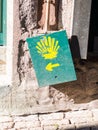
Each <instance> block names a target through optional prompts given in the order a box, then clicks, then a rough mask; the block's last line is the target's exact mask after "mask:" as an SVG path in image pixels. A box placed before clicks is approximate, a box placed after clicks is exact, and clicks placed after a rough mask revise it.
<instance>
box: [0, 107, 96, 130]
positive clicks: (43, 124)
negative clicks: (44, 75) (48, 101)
mask: <svg viewBox="0 0 98 130" xmlns="http://www.w3.org/2000/svg"><path fill="white" fill-rule="evenodd" d="M97 115H98V109H94V110H82V111H73V112H66V113H65V112H58V113H51V114H36V115H24V116H0V130H98V116H97Z"/></svg>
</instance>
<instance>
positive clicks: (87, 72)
mask: <svg viewBox="0 0 98 130" xmlns="http://www.w3.org/2000/svg"><path fill="white" fill-rule="evenodd" d="M70 48H71V52H72V56H73V61H74V65H75V70H76V75H77V80H76V81H73V82H67V83H62V84H58V85H52V86H51V87H53V88H55V89H56V90H58V91H60V92H62V93H63V94H65V95H68V97H69V98H70V99H74V101H75V103H87V102H90V101H93V100H95V99H98V57H91V56H90V57H88V59H87V60H81V59H80V50H79V44H78V38H77V36H72V38H71V39H70Z"/></svg>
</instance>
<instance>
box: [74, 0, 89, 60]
mask: <svg viewBox="0 0 98 130" xmlns="http://www.w3.org/2000/svg"><path fill="white" fill-rule="evenodd" d="M90 10H91V0H75V9H74V18H73V31H72V35H74V36H76V37H77V39H78V42H79V46H80V54H81V58H82V59H87V49H88V35H89V20H90Z"/></svg>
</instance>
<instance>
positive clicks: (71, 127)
mask: <svg viewBox="0 0 98 130" xmlns="http://www.w3.org/2000/svg"><path fill="white" fill-rule="evenodd" d="M59 130H76V129H75V125H71V124H70V125H62V126H61V127H59Z"/></svg>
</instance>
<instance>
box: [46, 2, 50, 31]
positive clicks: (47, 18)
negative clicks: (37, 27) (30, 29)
mask: <svg viewBox="0 0 98 130" xmlns="http://www.w3.org/2000/svg"><path fill="white" fill-rule="evenodd" d="M46 2H47V3H46V19H45V33H46V32H47V31H48V29H49V8H50V0H47V1H46Z"/></svg>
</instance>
